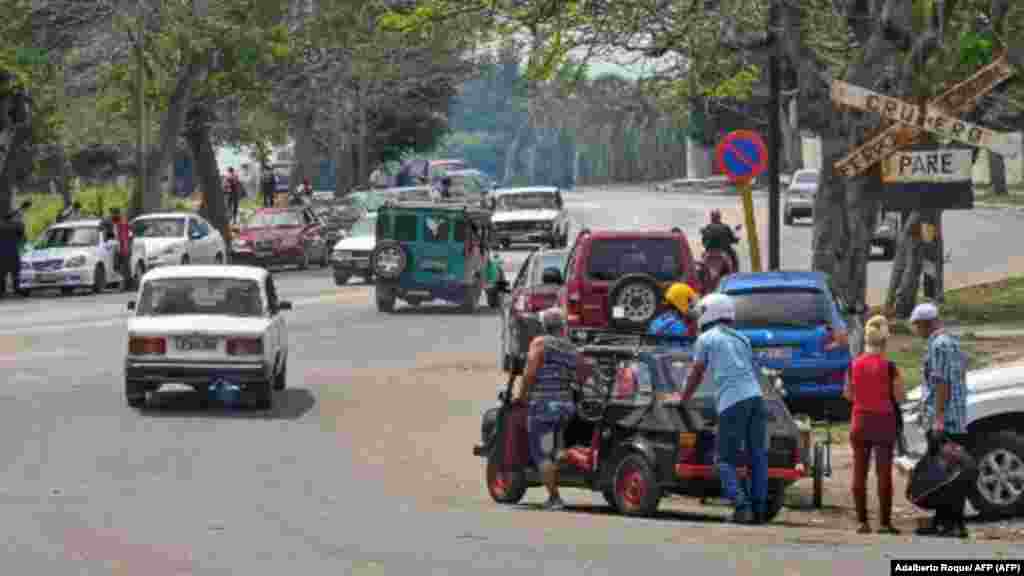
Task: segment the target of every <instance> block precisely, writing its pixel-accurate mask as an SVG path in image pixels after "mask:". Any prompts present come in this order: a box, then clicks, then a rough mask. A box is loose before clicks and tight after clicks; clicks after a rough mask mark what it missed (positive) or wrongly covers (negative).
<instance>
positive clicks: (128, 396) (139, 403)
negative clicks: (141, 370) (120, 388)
mask: <svg viewBox="0 0 1024 576" xmlns="http://www.w3.org/2000/svg"><path fill="white" fill-rule="evenodd" d="M124 402H125V404H127V405H128V407H130V408H143V407H144V406H145V405H146V389H145V388H144V387H143V386H141V385H139V384H136V383H134V382H132V381H131V380H125V382H124Z"/></svg>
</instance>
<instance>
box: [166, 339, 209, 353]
mask: <svg viewBox="0 0 1024 576" xmlns="http://www.w3.org/2000/svg"><path fill="white" fill-rule="evenodd" d="M174 346H175V348H177V349H178V350H181V351H184V352H192V351H202V352H207V351H210V350H216V349H217V338H214V337H210V336H178V337H177V338H175V339H174Z"/></svg>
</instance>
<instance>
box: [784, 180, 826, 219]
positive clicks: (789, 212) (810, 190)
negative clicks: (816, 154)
mask: <svg viewBox="0 0 1024 576" xmlns="http://www.w3.org/2000/svg"><path fill="white" fill-rule="evenodd" d="M818 180H819V173H818V171H817V170H797V171H796V172H794V173H793V179H792V180H790V183H789V188H787V189H786V199H785V202H783V205H782V218H783V221H785V223H786V226H792V225H793V220H795V219H796V218H813V217H814V198H815V197H816V196H817V195H818Z"/></svg>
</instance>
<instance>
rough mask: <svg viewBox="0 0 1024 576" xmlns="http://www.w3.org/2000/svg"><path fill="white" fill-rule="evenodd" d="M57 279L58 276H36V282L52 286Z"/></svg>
mask: <svg viewBox="0 0 1024 576" xmlns="http://www.w3.org/2000/svg"><path fill="white" fill-rule="evenodd" d="M59 278H60V276H58V275H57V274H39V275H37V276H36V280H38V281H39V282H42V283H43V284H53V283H54V282H56V281H57V280H58V279H59Z"/></svg>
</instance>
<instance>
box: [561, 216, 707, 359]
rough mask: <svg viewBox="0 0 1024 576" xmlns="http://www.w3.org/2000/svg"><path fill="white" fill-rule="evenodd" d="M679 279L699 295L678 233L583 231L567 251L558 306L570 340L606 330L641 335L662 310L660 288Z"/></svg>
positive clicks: (686, 246) (685, 246) (693, 269)
mask: <svg viewBox="0 0 1024 576" xmlns="http://www.w3.org/2000/svg"><path fill="white" fill-rule="evenodd" d="M679 281H684V282H688V283H690V285H691V286H693V287H694V288H696V289H697V291H698V292H701V291H702V289H701V287H700V281H699V278H698V276H697V269H696V266H695V263H694V260H693V254H692V253H691V251H690V242H689V240H688V239H687V237H686V234H685V233H683V231H682V230H680V229H678V228H674V229H672V231H657V230H649V231H641V230H635V231H632V230H631V231H612V230H598V231H591V230H589V229H585V230H583V231H581V232H580V233H579V234H578V235H577V236H576V242H575V243H574V244H573V247H572V251H571V252H570V253H569V260H568V262H567V263H566V268H565V284H564V285H563V286H562V288H561V289H560V290H559V293H558V302H559V306H560V307H561V308H562V309H563V311H565V313H566V318H567V320H568V325H569V333H570V335H571V336H572V337H573V338H576V339H580V340H584V341H585V340H586V339H587V332H588V331H589V330H595V329H597V330H602V329H607V328H609V327H611V328H615V329H618V330H628V331H637V330H639V331H644V330H646V329H647V327H648V325H649V324H650V322H651V320H653V319H654V317H655V316H657V315H658V314H659V313H661V312H663V311H665V310H666V309H667V306H668V305H667V304H666V303H665V302H664V296H663V295H664V291H665V289H666V288H668V286H670V285H671V284H672V283H673V282H679Z"/></svg>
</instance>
